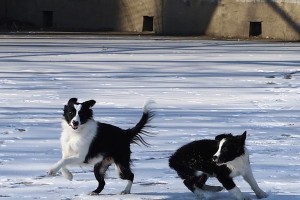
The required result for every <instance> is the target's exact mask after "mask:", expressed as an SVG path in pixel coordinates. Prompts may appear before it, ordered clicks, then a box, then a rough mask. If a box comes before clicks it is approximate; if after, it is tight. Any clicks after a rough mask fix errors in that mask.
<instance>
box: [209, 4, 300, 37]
mask: <svg viewBox="0 0 300 200" xmlns="http://www.w3.org/2000/svg"><path fill="white" fill-rule="evenodd" d="M289 2H290V3H289ZM251 21H252V22H261V25H262V34H261V36H260V37H261V38H277V39H284V40H300V1H283V0H281V1H280V0H279V1H267V0H266V1H263V0H237V1H232V0H222V1H220V4H219V5H218V7H217V9H216V10H215V11H214V15H212V18H211V22H210V24H209V26H208V28H207V30H206V34H208V35H216V36H223V37H243V38H248V37H249V24H250V22H251Z"/></svg>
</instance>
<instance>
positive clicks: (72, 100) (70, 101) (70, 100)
mask: <svg viewBox="0 0 300 200" xmlns="http://www.w3.org/2000/svg"><path fill="white" fill-rule="evenodd" d="M75 103H77V98H71V99H69V101H68V105H69V104H75Z"/></svg>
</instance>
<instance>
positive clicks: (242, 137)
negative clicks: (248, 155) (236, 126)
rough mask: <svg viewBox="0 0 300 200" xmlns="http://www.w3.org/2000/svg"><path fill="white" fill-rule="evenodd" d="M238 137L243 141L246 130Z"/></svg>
mask: <svg viewBox="0 0 300 200" xmlns="http://www.w3.org/2000/svg"><path fill="white" fill-rule="evenodd" d="M239 137H240V139H241V140H242V141H245V140H246V137H247V131H244V133H243V134H242V135H240V136H239Z"/></svg>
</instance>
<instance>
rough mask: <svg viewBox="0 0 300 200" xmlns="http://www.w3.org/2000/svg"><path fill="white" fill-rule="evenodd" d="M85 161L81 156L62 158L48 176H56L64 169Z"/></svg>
mask: <svg viewBox="0 0 300 200" xmlns="http://www.w3.org/2000/svg"><path fill="white" fill-rule="evenodd" d="M83 161H84V158H82V157H80V156H71V157H67V158H62V159H61V160H59V161H58V162H57V163H56V164H55V165H54V166H53V167H52V168H50V169H49V171H48V174H49V175H51V176H54V175H55V174H56V173H57V172H58V171H59V170H60V169H61V168H62V167H66V166H67V165H72V164H80V163H82V162H83Z"/></svg>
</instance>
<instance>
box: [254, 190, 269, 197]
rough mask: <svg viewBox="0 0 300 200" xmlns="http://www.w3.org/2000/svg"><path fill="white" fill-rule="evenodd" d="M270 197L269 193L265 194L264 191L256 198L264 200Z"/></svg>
mask: <svg viewBox="0 0 300 200" xmlns="http://www.w3.org/2000/svg"><path fill="white" fill-rule="evenodd" d="M268 196H269V195H268V194H267V193H265V192H264V191H261V192H259V193H257V194H256V197H257V198H259V199H263V198H267V197H268Z"/></svg>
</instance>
